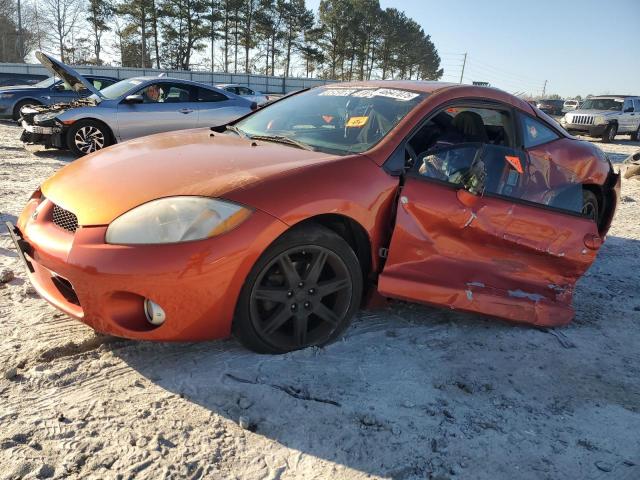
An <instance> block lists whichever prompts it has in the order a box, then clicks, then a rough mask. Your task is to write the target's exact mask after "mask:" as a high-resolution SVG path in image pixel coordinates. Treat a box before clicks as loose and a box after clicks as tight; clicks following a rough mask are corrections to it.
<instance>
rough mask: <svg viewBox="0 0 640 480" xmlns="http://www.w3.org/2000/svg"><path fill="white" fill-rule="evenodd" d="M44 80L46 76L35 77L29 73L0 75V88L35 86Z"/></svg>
mask: <svg viewBox="0 0 640 480" xmlns="http://www.w3.org/2000/svg"><path fill="white" fill-rule="evenodd" d="M46 78H47V76H46V75H36V74H31V73H0V87H11V86H15V85H35V84H36V83H38V82H41V81H42V80H45V79H46Z"/></svg>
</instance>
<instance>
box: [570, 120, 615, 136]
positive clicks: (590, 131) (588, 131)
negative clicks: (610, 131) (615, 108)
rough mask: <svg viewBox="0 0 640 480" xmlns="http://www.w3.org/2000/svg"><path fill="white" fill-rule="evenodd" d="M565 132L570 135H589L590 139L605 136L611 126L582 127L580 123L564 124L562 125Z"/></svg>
mask: <svg viewBox="0 0 640 480" xmlns="http://www.w3.org/2000/svg"><path fill="white" fill-rule="evenodd" d="M561 125H562V126H563V127H564V129H565V130H567V131H568V132H570V133H581V134H583V135H588V136H590V137H600V136H602V134H604V131H605V130H606V129H607V127H608V126H609V125H608V124H606V123H604V124H600V125H582V124H579V123H567V122H563V123H562V124H561Z"/></svg>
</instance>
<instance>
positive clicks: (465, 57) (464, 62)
mask: <svg viewBox="0 0 640 480" xmlns="http://www.w3.org/2000/svg"><path fill="white" fill-rule="evenodd" d="M466 64H467V53H466V52H465V54H464V60H463V61H462V73H460V83H462V77H464V66H465V65H466Z"/></svg>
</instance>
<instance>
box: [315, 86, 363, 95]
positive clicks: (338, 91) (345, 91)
mask: <svg viewBox="0 0 640 480" xmlns="http://www.w3.org/2000/svg"><path fill="white" fill-rule="evenodd" d="M355 91H356V89H355V88H327V89H326V90H324V91H323V92H320V93H319V94H318V95H319V96H323V97H348V96H349V95H351V94H352V93H354V92H355Z"/></svg>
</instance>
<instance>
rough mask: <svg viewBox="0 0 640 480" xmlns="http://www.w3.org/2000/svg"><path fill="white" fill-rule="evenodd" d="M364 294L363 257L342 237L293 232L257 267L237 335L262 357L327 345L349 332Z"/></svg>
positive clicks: (314, 228) (319, 229) (238, 315)
mask: <svg viewBox="0 0 640 480" xmlns="http://www.w3.org/2000/svg"><path fill="white" fill-rule="evenodd" d="M314 267H319V268H314ZM362 289H363V274H362V269H361V266H360V263H359V262H358V257H357V256H356V254H355V253H354V251H353V250H352V249H351V247H350V246H349V244H348V243H347V242H346V241H345V240H344V239H343V238H342V237H340V236H339V235H338V234H336V233H335V232H333V231H332V230H329V229H328V228H326V227H323V226H321V225H315V224H311V225H305V226H302V227H294V228H293V229H291V230H289V231H288V232H286V233H285V234H283V235H282V236H281V237H280V238H279V239H277V240H276V241H275V242H274V243H273V244H272V245H271V246H270V247H269V248H267V250H266V251H265V252H264V253H263V254H262V256H261V257H260V259H259V260H258V261H257V262H256V264H255V265H254V266H253V268H252V270H251V273H250V274H249V276H248V277H247V279H246V281H245V283H244V286H243V288H242V291H241V293H240V296H239V298H238V303H237V305H236V311H235V318H234V322H233V334H234V335H235V337H236V338H237V339H238V340H239V341H240V343H242V344H243V345H244V346H245V347H247V348H249V349H250V350H253V351H255V352H258V353H271V354H274V353H286V352H289V351H293V350H298V349H301V348H306V347H310V346H322V345H326V344H327V343H330V342H332V341H333V340H335V339H336V338H338V337H339V336H340V335H341V334H342V333H343V332H344V331H345V330H346V329H347V327H348V326H349V324H350V322H351V317H353V315H354V314H355V312H356V311H357V310H358V308H359V307H360V300H361V297H362Z"/></svg>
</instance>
